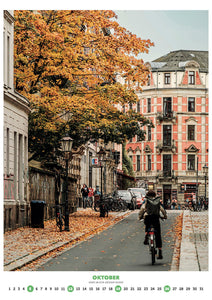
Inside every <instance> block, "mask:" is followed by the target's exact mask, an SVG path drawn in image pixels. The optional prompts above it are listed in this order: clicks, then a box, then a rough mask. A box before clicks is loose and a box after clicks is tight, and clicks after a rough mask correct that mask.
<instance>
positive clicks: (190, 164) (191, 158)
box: [188, 154, 195, 171]
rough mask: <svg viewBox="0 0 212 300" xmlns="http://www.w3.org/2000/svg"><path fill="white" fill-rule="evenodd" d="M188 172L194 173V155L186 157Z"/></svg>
mask: <svg viewBox="0 0 212 300" xmlns="http://www.w3.org/2000/svg"><path fill="white" fill-rule="evenodd" d="M188 170H190V171H195V155H194V154H189V155H188Z"/></svg>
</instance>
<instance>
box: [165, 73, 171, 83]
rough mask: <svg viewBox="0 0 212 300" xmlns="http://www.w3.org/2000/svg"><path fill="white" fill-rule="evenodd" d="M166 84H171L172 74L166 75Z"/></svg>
mask: <svg viewBox="0 0 212 300" xmlns="http://www.w3.org/2000/svg"><path fill="white" fill-rule="evenodd" d="M164 83H165V84H170V83H171V75H170V73H165V74H164Z"/></svg>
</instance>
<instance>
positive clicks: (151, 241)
mask: <svg viewBox="0 0 212 300" xmlns="http://www.w3.org/2000/svg"><path fill="white" fill-rule="evenodd" d="M160 219H162V220H163V221H164V218H163V217H161V216H160ZM156 232H157V231H156V230H155V228H154V226H153V225H150V227H149V229H148V233H147V235H148V245H149V252H150V254H151V262H152V265H154V263H155V256H156V254H157V250H156V238H155V233H156Z"/></svg>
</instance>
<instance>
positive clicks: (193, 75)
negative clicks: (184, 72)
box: [188, 71, 195, 84]
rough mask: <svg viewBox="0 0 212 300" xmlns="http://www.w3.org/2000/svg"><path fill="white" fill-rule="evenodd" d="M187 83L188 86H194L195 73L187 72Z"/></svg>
mask: <svg viewBox="0 0 212 300" xmlns="http://www.w3.org/2000/svg"><path fill="white" fill-rule="evenodd" d="M188 83H189V84H195V73H194V71H189V72H188Z"/></svg>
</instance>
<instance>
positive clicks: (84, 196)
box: [81, 183, 89, 208]
mask: <svg viewBox="0 0 212 300" xmlns="http://www.w3.org/2000/svg"><path fill="white" fill-rule="evenodd" d="M81 193H82V202H83V208H86V207H87V200H88V193H89V190H88V187H87V185H86V184H85V183H84V184H83V187H82V189H81Z"/></svg>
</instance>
